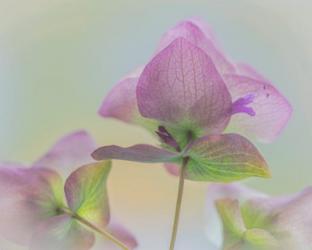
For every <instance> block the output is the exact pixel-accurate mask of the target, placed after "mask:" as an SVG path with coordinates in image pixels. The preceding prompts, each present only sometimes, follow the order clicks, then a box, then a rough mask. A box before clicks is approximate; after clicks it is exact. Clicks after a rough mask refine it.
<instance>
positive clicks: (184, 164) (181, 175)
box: [169, 157, 189, 250]
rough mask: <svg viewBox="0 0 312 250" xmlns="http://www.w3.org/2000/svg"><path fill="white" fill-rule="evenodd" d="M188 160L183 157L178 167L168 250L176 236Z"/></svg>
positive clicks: (172, 245) (172, 246)
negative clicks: (178, 174)
mask: <svg viewBox="0 0 312 250" xmlns="http://www.w3.org/2000/svg"><path fill="white" fill-rule="evenodd" d="M188 161H189V157H185V158H184V159H183V163H182V166H181V169H180V177H179V190H178V197H177V203H176V209H175V214H174V221H173V227H172V235H171V241H170V248H169V249H170V250H174V245H175V242H176V238H177V232H178V226H179V218H180V212H181V205H182V197H183V189H184V174H185V169H186V166H187V163H188Z"/></svg>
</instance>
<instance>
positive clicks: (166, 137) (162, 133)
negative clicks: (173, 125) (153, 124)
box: [156, 126, 181, 152]
mask: <svg viewBox="0 0 312 250" xmlns="http://www.w3.org/2000/svg"><path fill="white" fill-rule="evenodd" d="M156 134H157V135H158V136H159V138H160V139H161V140H162V142H163V143H165V144H167V145H169V146H171V147H173V148H174V149H175V150H176V151H177V152H180V151H181V148H180V146H179V144H178V142H177V141H176V140H175V139H174V138H173V136H172V135H171V134H170V133H169V132H168V130H167V129H166V128H165V127H164V126H159V127H158V130H157V131H156Z"/></svg>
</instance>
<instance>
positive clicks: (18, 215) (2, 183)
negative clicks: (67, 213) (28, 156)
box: [0, 165, 63, 244]
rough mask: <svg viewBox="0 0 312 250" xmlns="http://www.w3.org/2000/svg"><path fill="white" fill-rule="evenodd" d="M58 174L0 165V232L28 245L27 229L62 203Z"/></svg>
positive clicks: (60, 183)
mask: <svg viewBox="0 0 312 250" xmlns="http://www.w3.org/2000/svg"><path fill="white" fill-rule="evenodd" d="M62 187H63V186H62V180H61V177H60V176H59V175H58V174H57V173H56V172H54V171H52V170H48V169H26V168H17V167H16V168H13V167H12V165H11V166H9V167H1V168H0V197H1V199H0V210H1V213H0V231H1V232H0V233H1V235H3V236H4V237H6V238H8V239H9V240H12V241H14V242H17V243H21V244H28V243H29V242H30V239H31V237H32V230H30V228H33V227H35V226H36V225H38V224H39V223H40V222H41V221H42V220H44V219H46V218H48V217H50V216H53V215H57V214H58V208H59V207H60V206H63V192H62Z"/></svg>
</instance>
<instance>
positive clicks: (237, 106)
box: [231, 94, 256, 116]
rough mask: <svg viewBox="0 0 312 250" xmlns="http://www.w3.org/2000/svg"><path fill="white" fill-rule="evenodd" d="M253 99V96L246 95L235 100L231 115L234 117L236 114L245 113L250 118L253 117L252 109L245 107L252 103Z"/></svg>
mask: <svg viewBox="0 0 312 250" xmlns="http://www.w3.org/2000/svg"><path fill="white" fill-rule="evenodd" d="M254 99H255V95H254V94H248V95H245V96H244V97H241V98H239V99H237V100H236V101H235V102H233V104H232V109H231V114H232V115H234V114H237V113H245V114H247V115H250V116H255V115H256V112H255V111H254V110H253V108H251V107H248V106H247V105H249V104H251V103H253V101H254Z"/></svg>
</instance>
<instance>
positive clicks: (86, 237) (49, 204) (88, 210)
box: [0, 131, 137, 250]
mask: <svg viewBox="0 0 312 250" xmlns="http://www.w3.org/2000/svg"><path fill="white" fill-rule="evenodd" d="M94 148H95V144H94V142H93V140H92V139H91V137H90V136H89V135H88V134H87V133H86V132H84V131H80V132H76V133H73V134H70V135H69V136H66V137H64V138H63V139H61V140H60V141H59V142H58V143H56V144H55V146H54V147H53V148H52V149H51V150H50V151H49V152H48V153H46V154H45V155H44V156H43V157H42V158H41V159H39V160H38V161H37V162H36V163H34V164H33V165H32V166H31V167H29V168H27V167H25V166H22V165H20V164H11V163H3V164H1V167H0V196H1V200H0V210H1V214H0V233H1V235H2V236H4V237H5V238H7V239H9V240H12V241H14V242H16V243H19V244H23V245H26V246H29V248H30V249H33V250H37V249H38V250H42V249H47V250H49V249H51V250H52V249H53V250H55V249H58V250H87V249H91V247H92V246H93V244H94V242H95V234H94V232H93V231H94V230H95V231H97V230H100V231H98V233H101V230H105V231H107V232H109V234H110V235H113V236H114V237H116V238H118V239H119V240H120V241H122V242H124V244H126V245H128V246H129V248H131V249H132V248H134V247H135V246H136V245H137V244H136V240H135V239H134V237H133V236H132V235H131V234H130V233H129V232H127V231H126V230H125V229H124V228H123V227H122V226H120V225H117V224H115V222H114V220H112V219H110V211H109V204H108V196H107V188H106V182H107V177H108V174H109V172H110V169H111V162H110V161H103V162H97V163H89V164H86V163H87V162H90V156H89V154H90V152H92V150H94ZM77 166H81V167H79V168H78V169H76V168H77ZM56 169H58V170H60V172H63V176H64V177H65V178H66V181H65V184H64V183H63V180H62V177H61V175H59V174H58V171H56ZM72 171H73V172H72ZM69 172H72V173H71V174H70V175H69V176H68V173H69ZM107 246H111V243H110V242H107ZM114 247H116V246H114ZM114 247H112V248H110V249H115V248H114ZM116 249H119V248H116Z"/></svg>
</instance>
